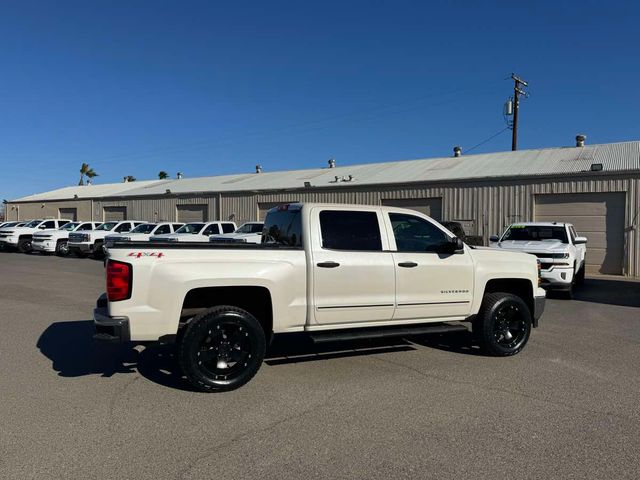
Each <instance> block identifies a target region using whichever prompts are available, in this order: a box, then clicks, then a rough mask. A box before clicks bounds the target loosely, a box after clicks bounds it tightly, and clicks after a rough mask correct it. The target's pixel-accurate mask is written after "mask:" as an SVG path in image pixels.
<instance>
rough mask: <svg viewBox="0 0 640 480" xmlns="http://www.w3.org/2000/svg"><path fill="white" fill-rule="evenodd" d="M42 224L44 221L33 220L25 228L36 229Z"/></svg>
mask: <svg viewBox="0 0 640 480" xmlns="http://www.w3.org/2000/svg"><path fill="white" fill-rule="evenodd" d="M40 222H42V220H31V221H30V222H29V223H27V224H26V225H25V228H36V227H37V226H38V225H40Z"/></svg>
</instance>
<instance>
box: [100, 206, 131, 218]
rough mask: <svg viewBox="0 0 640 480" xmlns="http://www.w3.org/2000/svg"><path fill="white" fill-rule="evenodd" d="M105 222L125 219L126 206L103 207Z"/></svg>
mask: <svg viewBox="0 0 640 480" xmlns="http://www.w3.org/2000/svg"><path fill="white" fill-rule="evenodd" d="M103 217H104V221H105V222H121V221H122V220H126V219H127V207H104V209H103Z"/></svg>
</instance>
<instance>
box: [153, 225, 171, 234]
mask: <svg viewBox="0 0 640 480" xmlns="http://www.w3.org/2000/svg"><path fill="white" fill-rule="evenodd" d="M163 233H171V227H170V226H169V224H168V223H167V224H165V225H160V226H159V227H158V229H157V230H156V231H155V232H154V234H155V235H161V234H163Z"/></svg>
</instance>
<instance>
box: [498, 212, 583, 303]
mask: <svg viewBox="0 0 640 480" xmlns="http://www.w3.org/2000/svg"><path fill="white" fill-rule="evenodd" d="M489 241H490V244H489V246H490V247H492V248H497V249H500V250H503V251H504V250H511V251H516V252H525V253H529V254H531V255H535V256H536V257H537V258H538V259H539V260H540V266H541V274H540V276H541V278H542V283H541V286H542V287H543V288H545V289H548V290H557V291H560V292H562V293H564V294H565V296H566V297H567V298H571V297H572V296H573V291H574V288H575V285H576V284H577V283H582V282H583V281H584V274H585V259H586V255H587V238H586V237H581V236H578V234H577V233H576V230H575V228H574V227H573V225H571V224H570V223H561V222H522V223H514V224H512V225H509V227H507V229H506V230H505V231H504V233H503V234H502V236H500V237H498V236H496V235H492V236H491V237H490V238H489Z"/></svg>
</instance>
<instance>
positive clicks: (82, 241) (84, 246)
mask: <svg viewBox="0 0 640 480" xmlns="http://www.w3.org/2000/svg"><path fill="white" fill-rule="evenodd" d="M141 223H146V222H141V221H136V220H122V221H120V222H118V221H115V220H114V221H111V222H104V223H102V224H100V225H98V227H96V228H95V230H89V231H86V232H72V233H70V234H69V252H70V253H74V254H76V255H77V256H79V257H83V256H85V255H88V254H93V255H94V256H101V255H103V254H104V250H103V249H102V246H103V244H104V238H105V237H106V236H107V235H109V234H110V233H125V232H129V231H131V230H132V229H134V228H135V227H137V226H138V225H140V224H141Z"/></svg>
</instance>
